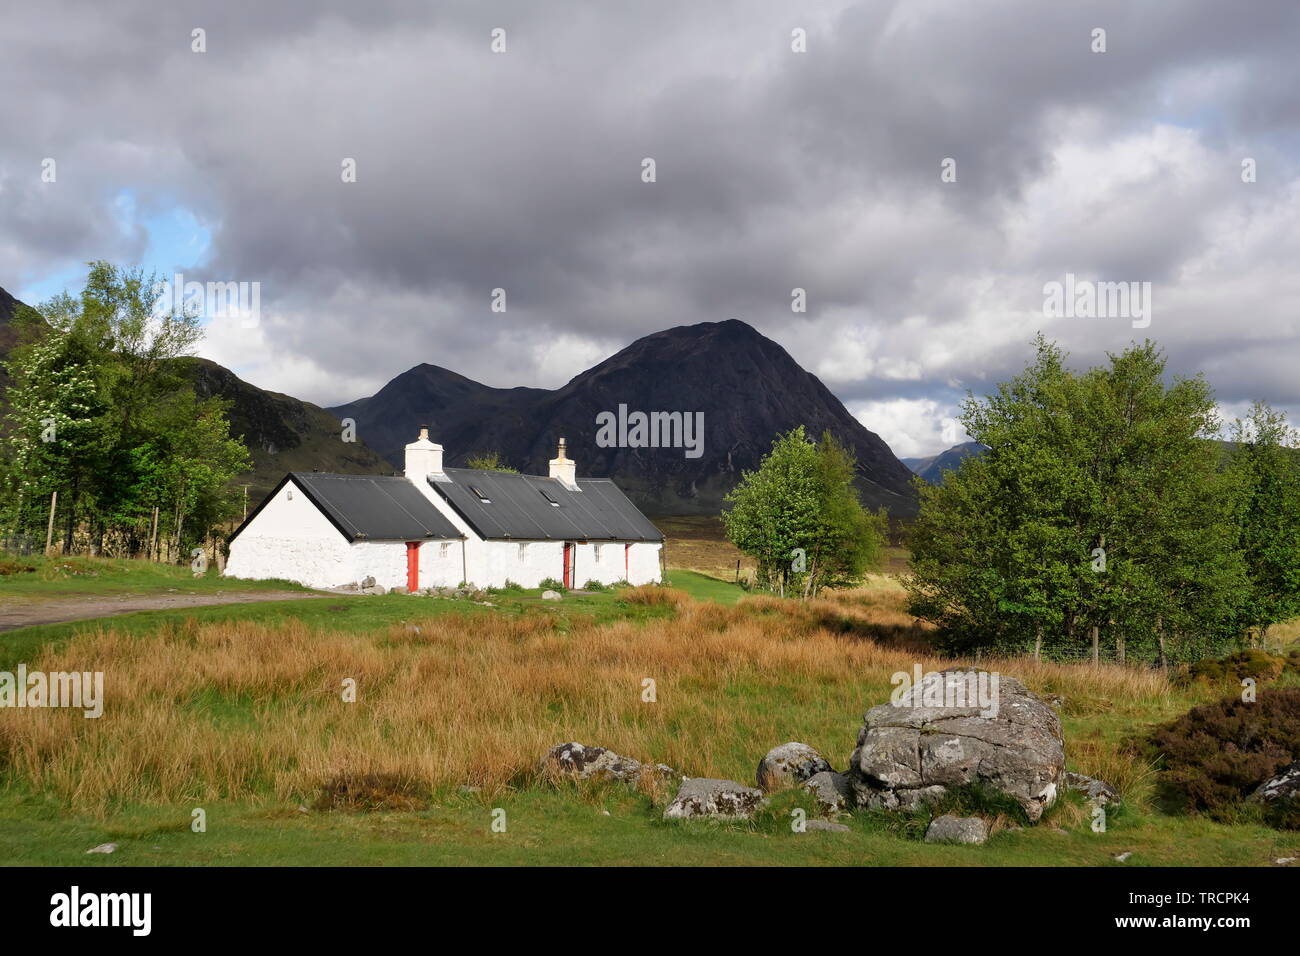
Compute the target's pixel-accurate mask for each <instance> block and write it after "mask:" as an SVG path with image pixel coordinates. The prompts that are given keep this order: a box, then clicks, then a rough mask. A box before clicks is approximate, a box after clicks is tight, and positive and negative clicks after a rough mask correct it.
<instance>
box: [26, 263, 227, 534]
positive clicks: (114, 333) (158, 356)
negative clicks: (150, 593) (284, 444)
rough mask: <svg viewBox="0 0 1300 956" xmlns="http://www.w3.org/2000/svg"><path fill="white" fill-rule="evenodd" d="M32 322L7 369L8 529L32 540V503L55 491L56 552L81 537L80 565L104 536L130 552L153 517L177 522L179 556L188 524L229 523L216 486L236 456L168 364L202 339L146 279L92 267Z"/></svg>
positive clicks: (195, 530) (214, 409)
mask: <svg viewBox="0 0 1300 956" xmlns="http://www.w3.org/2000/svg"><path fill="white" fill-rule="evenodd" d="M39 311H40V314H39V316H37V317H34V318H33V317H32V316H27V317H25V319H24V322H23V325H22V328H21V329H20V335H21V340H20V345H19V346H18V348H16V349H15V350H14V353H13V354H12V356H11V359H10V361H9V363H8V366H9V369H10V371H11V374H12V375H13V378H14V383H13V385H12V386H11V388H10V389H9V392H8V399H9V405H10V413H9V416H8V421H7V424H8V428H7V434H8V439H7V441H6V442H5V446H4V459H5V467H4V478H5V486H4V499H5V503H6V507H5V516H6V519H7V521H6V523H7V524H8V525H9V526H10V527H12V528H14V529H16V530H20V531H26V532H29V533H30V532H33V531H35V530H37V528H38V522H40V520H41V517H42V512H41V511H40V508H41V506H40V505H39V501H38V499H40V498H42V497H48V495H47V492H48V491H54V490H56V491H58V493H59V513H60V515H61V516H62V520H61V525H62V530H63V543H64V548H65V550H67V551H71V550H72V549H73V547H74V538H75V536H76V534H77V533H78V532H79V531H81V532H85V533H86V534H87V535H88V537H89V541H90V551H91V553H98V552H99V550H100V548H101V546H102V542H103V541H104V538H105V535H106V534H108V533H109V532H113V533H115V534H116V536H117V537H118V538H119V539H125V540H127V541H128V542H129V544H128V546H127V550H129V551H131V552H134V551H136V550H138V549H139V545H140V543H141V541H142V532H141V524H142V523H147V521H146V519H147V518H149V517H151V516H152V513H153V509H154V508H157V509H158V510H159V512H160V514H161V515H163V516H168V515H170V516H172V517H174V519H175V521H174V526H173V528H172V529H171V532H172V538H173V545H174V548H173V551H174V553H179V552H180V551H181V549H182V547H183V545H184V543H185V540H197V539H199V538H202V537H203V536H204V535H206V533H207V531H208V527H211V525H210V524H209V525H208V527H204V528H199V527H197V523H200V522H209V521H211V522H213V523H215V522H217V521H219V520H221V519H222V518H224V517H226V516H228V514H229V513H233V509H232V508H231V507H230V506H229V497H230V496H229V494H228V489H227V488H226V486H227V485H228V484H229V482H230V481H231V480H232V479H233V478H234V476H235V475H236V474H237V473H238V472H239V471H241V470H243V469H245V468H246V467H248V456H247V453H246V451H245V450H244V449H243V447H242V445H240V443H238V442H236V441H233V440H232V439H230V437H229V426H228V423H227V421H226V418H225V416H224V409H223V407H222V406H221V404H220V403H219V402H215V401H212V400H209V401H206V402H200V401H199V400H198V399H197V398H196V397H195V396H194V393H193V389H192V388H191V386H190V385H189V384H188V382H187V381H186V380H185V379H184V378H183V376H182V374H181V368H180V365H179V363H178V362H177V359H179V358H180V357H182V356H184V355H188V354H189V353H190V352H191V351H192V349H193V346H194V345H195V344H196V343H197V341H198V340H199V338H200V337H201V334H202V330H201V328H200V325H199V320H198V317H197V315H196V314H194V313H192V312H187V311H183V310H181V311H178V310H176V309H172V308H170V307H169V303H167V302H165V301H164V300H163V299H162V289H161V287H160V286H159V285H158V284H157V283H156V282H155V281H154V279H153V277H152V276H145V275H144V274H143V273H142V272H140V271H139V270H134V271H132V270H122V269H118V268H116V267H114V266H112V265H110V264H108V263H105V262H94V263H90V271H89V274H88V276H87V280H86V286H85V289H84V290H83V291H82V293H81V294H80V295H79V296H76V297H74V296H71V295H68V294H66V293H64V294H63V295H60V296H56V297H55V298H53V299H51V300H50V301H49V302H47V303H45V304H44V305H43V306H42V307H41V309H40V310H39ZM51 420H52V421H53V423H54V428H53V430H52V431H51V430H50V429H49V428H48V425H49V423H50V422H51ZM51 435H53V436H54V439H53V441H51V440H49V439H50V436H51ZM187 521H188V522H189V524H188V525H187V523H186V522H187ZM41 530H43V528H41ZM166 532H167V529H166V528H165V527H164V529H163V533H164V534H166ZM187 536H188V537H187Z"/></svg>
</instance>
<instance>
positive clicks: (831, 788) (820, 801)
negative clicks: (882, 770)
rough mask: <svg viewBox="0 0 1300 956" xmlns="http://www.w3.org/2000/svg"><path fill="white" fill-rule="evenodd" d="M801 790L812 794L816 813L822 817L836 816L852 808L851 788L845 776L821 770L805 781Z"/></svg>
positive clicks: (832, 771)
mask: <svg viewBox="0 0 1300 956" xmlns="http://www.w3.org/2000/svg"><path fill="white" fill-rule="evenodd" d="M803 788H804V789H805V790H807V791H809V792H810V793H812V795H813V798H814V799H815V800H816V801H817V812H818V813H820V814H821V815H822V816H824V817H833V816H837V815H839V814H841V813H844V812H845V811H847V810H848V809H849V808H850V807H852V806H853V802H854V801H853V786H852V784H850V783H849V778H848V775H847V774H842V773H836V772H835V771H834V770H823V771H822V772H821V773H816V774H813V775H812V776H811V777H809V778H808V779H807V780H805V781H804V782H803Z"/></svg>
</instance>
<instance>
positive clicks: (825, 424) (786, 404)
mask: <svg viewBox="0 0 1300 956" xmlns="http://www.w3.org/2000/svg"><path fill="white" fill-rule="evenodd" d="M620 405H625V406H627V409H628V411H629V413H630V412H632V411H641V412H646V413H650V412H683V413H694V412H703V413H704V421H705V436H706V437H705V445H704V450H703V454H702V455H701V457H700V458H699V459H688V458H686V457H685V456H684V453H683V450H682V449H665V448H629V447H622V448H612V447H601V446H600V445H598V444H597V442H596V440H595V439H596V432H597V415H599V414H601V413H604V412H609V413H613V412H615V411H616V410H617V409H618V408H619V406H620ZM327 410H328V411H330V412H332V413H333V414H336V415H338V416H339V417H340V418H352V419H354V420H355V421H356V423H357V429H358V434H361V435H364V436H365V438H366V441H367V443H368V444H370V445H371V447H373V448H375V450H376V451H378V452H379V453H380V454H381V455H383V456H384V457H385V458H387V460H388V461H389V462H390V463H392V464H393V465H394V467H400V464H401V455H402V448H403V447H404V446H405V444H406V443H407V442H409V441H411V440H412V438H413V437H414V435H415V434H416V429H417V428H418V427H419V426H420V425H422V424H427V425H429V427H430V435H431V437H433V439H434V440H435V441H438V442H439V443H441V444H442V445H443V447H444V449H445V453H446V462H447V464H448V465H449V466H457V465H463V464H464V463H465V460H466V459H467V458H469V457H471V456H473V455H475V454H477V453H482V452H490V451H495V452H498V453H499V454H501V455H502V456H503V457H504V458H505V460H506V461H507V462H508V463H509V464H510V465H512V466H513V467H516V468H519V469H520V470H523V471H527V472H532V473H535V474H536V473H540V474H545V472H546V468H547V461H549V459H550V458H552V457H554V454H555V448H556V442H557V441H558V439H559V438H560V437H565V438H566V440H567V441H568V449H569V456H570V457H571V458H573V459H575V460H576V462H577V466H578V472H579V474H582V475H588V476H591V477H609V478H615V479H616V480H618V482H619V484H620V486H622V487H623V488H624V490H625V491H626V492H627V494H628V495H629V497H631V498H632V500H633V501H635V502H636V503H637V504H638V506H640V507H641V508H642V509H643V510H647V511H650V512H652V513H656V514H692V513H716V512H717V511H718V510H719V509H720V507H721V505H722V499H723V496H724V495H725V494H726V492H727V491H729V490H730V489H731V488H732V487H734V485H735V483H736V482H737V481H738V480H739V479H740V476H741V474H742V473H743V472H744V471H746V470H752V469H754V468H756V467H757V466H758V463H759V461H760V460H761V458H762V456H763V455H765V454H767V452H768V451H769V450H770V448H771V443H772V440H773V439H774V438H776V436H777V435H778V434H780V433H782V432H785V431H788V430H789V429H790V428H793V427H794V426H796V425H804V426H805V428H806V429H807V431H808V432H809V434H810V436H812V437H817V436H819V435H820V434H821V433H822V431H823V430H829V431H830V432H831V433H832V434H834V435H836V437H837V438H838V439H839V440H840V441H842V442H844V443H845V444H846V445H847V446H848V447H850V448H851V449H852V450H853V452H854V454H855V455H856V457H857V459H858V487H859V491H860V492H861V494H862V497H863V499H864V502H865V503H866V504H868V505H869V506H871V507H880V506H884V507H887V508H888V509H889V511H890V513H891V514H893V515H895V516H908V515H911V514H914V513H915V509H916V505H915V495H914V492H913V490H912V488H911V483H910V482H911V475H910V473H909V472H908V470H907V468H906V467H905V466H904V465H903V464H902V463H901V462H900V461H898V459H897V458H895V457H894V455H893V452H892V451H890V450H889V447H888V446H887V445H886V444H885V442H884V441H883V440H881V439H880V437H879V436H877V435H875V434H874V433H872V432H870V431H868V430H867V429H866V427H865V426H863V425H862V424H861V423H860V422H859V421H858V420H857V419H855V418H854V417H853V416H852V415H850V414H849V412H848V410H847V409H846V408H845V407H844V405H843V404H842V403H841V402H840V401H839V399H838V398H836V397H835V396H834V394H833V393H831V391H830V390H829V389H828V388H826V386H825V385H824V384H823V383H822V382H821V380H820V379H818V378H817V377H816V376H815V375H813V374H812V373H810V372H808V371H806V370H804V369H803V368H801V367H800V366H799V365H798V363H796V362H795V361H794V359H793V358H792V357H791V356H790V355H789V353H788V352H786V350H785V349H784V348H782V347H781V346H780V345H779V344H777V343H776V342H774V341H772V340H771V339H769V338H767V337H766V336H764V335H762V334H761V333H760V332H758V331H757V330H756V329H754V328H753V327H751V326H749V325H748V324H746V323H744V322H741V321H739V320H736V319H730V320H727V321H724V322H704V323H698V324H695V325H681V326H675V327H673V328H670V329H664V330H662V331H660V332H654V333H651V334H649V335H646V336H642V337H641V338H639V339H637V340H636V341H634V342H632V343H631V344H629V345H628V346H627V347H625V348H623V349H620V350H619V351H618V352H616V353H614V354H613V355H611V356H609V357H608V358H606V359H605V360H603V361H601V362H599V363H597V364H596V365H594V366H593V367H591V368H589V369H587V370H586V371H584V372H581V373H579V374H578V375H575V376H574V377H573V378H572V379H570V380H569V381H568V382H567V383H565V384H564V385H563V386H561V387H560V388H557V389H553V390H551V389H538V388H527V387H518V388H512V389H500V388H494V387H492V386H487V385H483V384H481V383H478V382H474V381H473V380H472V379H467V378H466V377H465V376H463V375H460V374H459V373H455V372H451V371H449V370H447V369H443V368H441V367H440V366H436V365H429V364H427V363H426V364H421V365H417V366H414V367H413V368H411V369H408V370H407V371H406V372H403V373H402V374H400V375H398V376H396V377H395V378H393V379H392V380H391V381H389V382H388V383H387V384H386V385H385V386H384V387H383V388H381V389H380V390H379V391H378V392H376V393H375V394H374V395H372V396H368V397H366V398H362V399H357V400H355V401H353V402H348V403H345V404H343V405H336V406H331V407H329V408H328V409H327ZM421 412H423V414H421Z"/></svg>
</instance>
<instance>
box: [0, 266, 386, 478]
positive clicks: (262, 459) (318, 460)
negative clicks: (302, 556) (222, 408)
mask: <svg viewBox="0 0 1300 956" xmlns="http://www.w3.org/2000/svg"><path fill="white" fill-rule="evenodd" d="M21 305H22V303H21V302H19V301H18V300H17V299H15V298H14V297H13V296H11V295H10V294H9V293H8V292H6V291H5V290H4V289H0V360H2V359H3V358H4V357H5V355H7V354H8V352H9V350H10V349H11V348H13V346H14V344H15V340H16V337H17V336H16V333H15V332H14V329H13V326H12V324H11V322H10V319H11V318H12V316H13V313H14V311H15V310H16V309H17V308H18V307H19V306H21ZM179 361H180V362H181V363H182V366H183V369H184V371H185V375H186V377H187V378H189V380H190V381H191V383H192V384H193V386H194V391H195V392H196V393H197V394H198V395H199V396H200V397H202V398H207V397H209V396H212V395H217V396H220V397H221V398H224V399H226V400H228V401H229V402H230V403H231V405H230V411H229V413H228V416H229V418H230V434H231V435H233V436H235V437H237V438H240V439H242V440H243V442H244V445H245V446H246V447H247V448H248V451H249V454H250V455H251V456H252V459H253V468H252V470H251V471H249V472H246V473H245V474H243V475H241V476H240V477H239V479H238V481H239V483H240V484H246V485H248V486H249V487H248V496H249V501H250V502H252V503H256V502H257V501H258V500H259V499H260V498H261V497H262V496H263V495H265V494H266V493H267V492H269V491H270V490H271V489H272V488H273V487H275V485H276V483H277V482H278V481H279V480H280V479H281V478H283V477H284V473H285V472H287V471H312V470H313V469H315V470H319V471H332V472H342V473H345V474H375V473H377V472H385V471H391V468H389V466H388V463H387V462H385V461H384V460H383V459H382V458H380V457H379V455H377V454H376V453H375V452H374V451H372V450H371V449H370V448H369V447H368V446H367V445H366V444H365V443H364V442H362V441H360V440H358V441H357V442H355V443H348V442H344V441H342V440H341V432H342V426H341V425H340V424H339V421H338V419H336V418H335V417H334V416H333V415H330V414H329V413H328V412H326V411H324V410H323V409H322V408H320V406H318V405H312V404H311V403H309V402H301V401H299V400H298V399H296V398H292V397H290V396H288V395H281V394H280V393H278V392H268V391H264V390H263V389H260V388H257V387H256V386H254V385H250V384H248V383H247V382H245V381H243V380H242V379H240V378H239V377H238V376H237V375H235V373H234V372H232V371H230V370H229V369H227V368H224V367H223V366H220V365H218V364H217V363H216V362H210V361H208V360H207V359H202V358H184V359H179ZM7 384H8V380H7V378H6V377H5V375H4V370H3V368H0V405H2V403H3V389H4V387H5V386H6V385H7Z"/></svg>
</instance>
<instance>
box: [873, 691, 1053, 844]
mask: <svg viewBox="0 0 1300 956" xmlns="http://www.w3.org/2000/svg"><path fill="white" fill-rule="evenodd" d="M981 688H982V690H983V693H982V695H981V693H980V689H981ZM1064 774H1065V741H1064V739H1063V737H1062V736H1061V721H1060V718H1058V717H1057V715H1056V712H1055V711H1054V710H1053V709H1052V708H1051V707H1050V706H1049V705H1048V704H1047V703H1046V702H1045V701H1043V700H1042V699H1040V698H1039V697H1038V696H1036V695H1035V694H1032V693H1030V692H1029V691H1028V690H1027V689H1026V688H1025V686H1024V685H1023V684H1022V683H1020V681H1018V680H1016V679H1015V678H1013V677H1005V676H1003V675H1000V674H991V673H989V672H987V671H974V670H947V671H941V672H939V673H936V674H928V675H925V677H924V678H923V679H921V680H919V681H917V682H916V683H914V684H912V685H911V686H907V687H905V688H904V687H900V688H899V689H898V690H896V691H895V695H894V698H893V700H891V702H890V703H888V704H882V705H880V706H878V707H873V708H871V710H869V711H867V713H866V716H865V718H864V722H863V726H862V730H861V731H860V732H859V734H858V746H857V749H856V750H854V751H853V756H852V757H851V758H850V760H849V769H848V777H849V782H850V784H851V786H852V787H853V792H854V797H855V801H856V803H857V805H858V806H863V807H872V808H884V809H895V808H900V807H901V808H914V807H917V806H920V805H921V804H923V803H927V802H931V801H934V800H937V799H940V798H942V797H943V796H944V795H945V794H946V793H947V792H948V790H949V789H950V788H952V787H960V786H965V785H970V784H975V785H980V786H983V787H986V788H989V789H991V790H994V791H997V792H1000V793H1004V794H1007V795H1008V796H1010V797H1012V798H1013V799H1014V800H1015V801H1016V802H1017V803H1019V804H1020V806H1021V807H1023V808H1024V811H1025V814H1026V815H1027V816H1028V818H1029V820H1030V821H1031V822H1037V821H1038V819H1039V817H1041V816H1042V814H1043V811H1044V810H1045V809H1046V808H1047V807H1048V806H1049V805H1051V803H1052V802H1053V801H1054V800H1055V799H1056V796H1057V793H1058V792H1059V791H1060V789H1061V787H1062V785H1063V783H1064V780H1063V778H1064Z"/></svg>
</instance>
